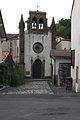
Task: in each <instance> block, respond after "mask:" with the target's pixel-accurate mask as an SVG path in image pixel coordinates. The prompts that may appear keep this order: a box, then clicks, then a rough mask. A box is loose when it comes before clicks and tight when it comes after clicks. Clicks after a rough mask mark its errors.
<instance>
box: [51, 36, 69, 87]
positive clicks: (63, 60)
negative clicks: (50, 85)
mask: <svg viewBox="0 0 80 120" xmlns="http://www.w3.org/2000/svg"><path fill="white" fill-rule="evenodd" d="M50 56H51V58H52V64H53V79H54V84H55V85H57V86H65V80H66V77H71V40H70V39H65V38H63V37H60V36H59V37H56V49H53V50H51V53H50Z"/></svg>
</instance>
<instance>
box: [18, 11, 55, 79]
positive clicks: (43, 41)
mask: <svg viewBox="0 0 80 120" xmlns="http://www.w3.org/2000/svg"><path fill="white" fill-rule="evenodd" d="M53 23H54V19H53V21H52V24H53ZM53 26H54V25H51V30H48V26H47V18H46V12H41V11H29V18H28V20H27V30H25V31H24V28H25V24H24V21H23V16H21V20H20V23H19V30H20V31H19V33H20V63H21V64H24V67H25V70H26V76H27V77H30V78H34V79H35V78H36V79H43V78H51V76H52V64H51V58H50V50H51V49H52V48H53V46H54V45H52V44H54V42H53V41H54V37H53V32H54V30H53V28H55V27H53ZM52 31H53V32H52Z"/></svg>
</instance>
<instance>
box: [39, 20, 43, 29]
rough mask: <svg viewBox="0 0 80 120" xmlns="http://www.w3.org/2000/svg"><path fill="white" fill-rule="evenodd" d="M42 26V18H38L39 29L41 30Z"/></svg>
mask: <svg viewBox="0 0 80 120" xmlns="http://www.w3.org/2000/svg"><path fill="white" fill-rule="evenodd" d="M43 25H44V19H43V18H40V19H39V29H40V30H42V29H43V27H44V26H43Z"/></svg>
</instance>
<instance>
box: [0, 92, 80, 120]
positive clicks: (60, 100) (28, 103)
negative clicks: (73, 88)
mask: <svg viewBox="0 0 80 120" xmlns="http://www.w3.org/2000/svg"><path fill="white" fill-rule="evenodd" d="M0 120H80V94H75V93H72V94H65V95H49V94H48V95H47V94H44V95H41V94H38V95H26V94H24V95H0Z"/></svg>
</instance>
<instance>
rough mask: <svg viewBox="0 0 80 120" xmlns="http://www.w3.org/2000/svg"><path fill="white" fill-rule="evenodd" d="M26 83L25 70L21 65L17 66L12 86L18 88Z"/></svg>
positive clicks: (13, 74) (12, 77) (14, 70)
mask: <svg viewBox="0 0 80 120" xmlns="http://www.w3.org/2000/svg"><path fill="white" fill-rule="evenodd" d="M23 83H24V69H23V67H22V66H21V65H20V64H15V66H14V69H13V73H12V74H11V82H10V86H18V85H21V84H23Z"/></svg>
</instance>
